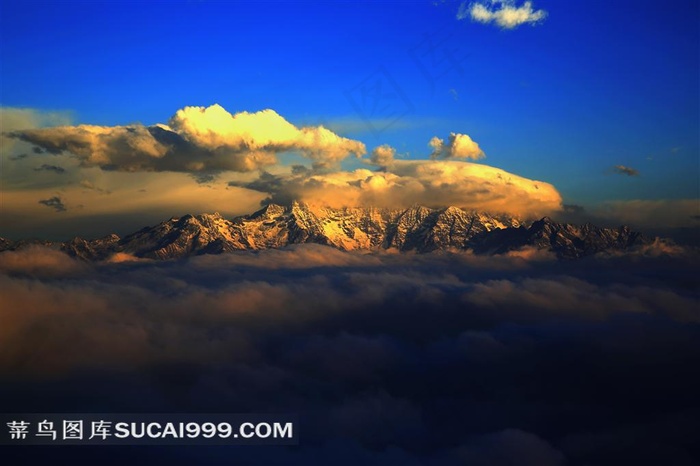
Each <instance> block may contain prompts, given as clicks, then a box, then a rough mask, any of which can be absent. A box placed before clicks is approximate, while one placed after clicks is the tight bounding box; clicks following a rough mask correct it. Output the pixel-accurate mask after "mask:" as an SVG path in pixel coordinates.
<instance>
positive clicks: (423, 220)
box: [0, 202, 654, 260]
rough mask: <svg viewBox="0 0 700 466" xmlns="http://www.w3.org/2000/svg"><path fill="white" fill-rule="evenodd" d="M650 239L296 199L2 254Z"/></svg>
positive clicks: (625, 246) (545, 222) (478, 249)
mask: <svg viewBox="0 0 700 466" xmlns="http://www.w3.org/2000/svg"><path fill="white" fill-rule="evenodd" d="M653 242H654V239H653V238H650V237H647V236H644V235H642V234H641V233H638V232H634V231H631V230H630V229H629V228H628V227H625V226H622V227H619V228H615V229H611V228H600V227H597V226H595V225H591V224H585V225H582V226H576V225H571V224H567V223H557V222H555V221H553V220H552V219H550V218H548V217H545V218H542V219H540V220H537V221H534V222H526V221H522V220H520V219H517V218H515V217H512V216H509V215H503V214H491V213H486V212H476V211H468V210H464V209H461V208H458V207H447V208H442V209H432V208H428V207H424V206H419V205H416V206H412V207H410V208H407V209H388V208H374V207H359V208H340V209H336V208H323V207H313V208H312V207H311V206H309V205H306V204H301V203H298V202H293V203H292V204H291V205H288V206H280V205H275V204H269V205H267V206H265V207H264V208H262V209H260V210H259V211H257V212H255V213H253V214H250V215H243V216H240V217H236V218H233V219H231V220H227V219H225V218H223V217H221V215H219V214H218V213H214V214H200V215H185V216H183V217H173V218H171V219H169V220H166V221H164V222H161V223H159V224H158V225H155V226H151V227H146V228H143V229H141V230H139V231H137V232H135V233H132V234H129V235H127V236H124V237H119V236H118V235H116V234H111V235H108V236H106V237H103V238H99V239H93V240H86V239H83V238H79V237H76V238H74V239H72V240H70V241H66V242H48V241H37V240H21V241H11V240H7V239H3V238H0V251H2V250H18V249H22V248H25V247H27V246H30V245H35V244H40V245H44V246H48V247H51V248H54V249H60V250H62V251H64V252H66V253H67V254H69V255H71V256H74V257H77V258H81V259H85V260H103V259H107V258H109V257H110V256H112V255H113V254H115V253H126V254H130V255H133V256H136V257H142V258H151V259H178V258H184V257H188V256H192V255H199V254H220V253H226V252H233V251H240V250H259V249H267V248H282V247H285V246H288V245H292V244H301V243H316V244H323V245H328V246H332V247H335V248H338V249H342V250H348V251H349V250H382V249H396V250H399V251H415V252H420V253H425V252H431V251H436V250H448V249H450V250H453V249H460V250H472V251H473V252H474V253H476V254H503V253H507V252H509V251H515V250H520V249H522V248H526V247H531V248H536V249H538V250H548V251H552V252H553V253H554V254H556V256H557V257H559V258H561V259H576V258H580V257H584V256H589V255H592V254H596V253H600V252H613V251H627V250H631V249H634V248H637V247H642V246H645V245H649V244H651V243H653Z"/></svg>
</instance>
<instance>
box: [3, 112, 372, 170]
mask: <svg viewBox="0 0 700 466" xmlns="http://www.w3.org/2000/svg"><path fill="white" fill-rule="evenodd" d="M8 136H9V137H11V138H14V139H18V140H22V141H26V142H29V143H31V144H34V145H35V146H37V147H40V148H41V149H43V150H46V151H48V152H50V153H53V154H60V153H70V154H72V155H73V156H75V157H77V158H78V160H79V161H80V164H81V166H83V167H92V166H97V167H100V168H102V169H105V170H118V171H128V172H137V171H181V172H195V173H197V172H211V171H223V170H231V171H239V172H246V171H252V170H255V169H258V168H261V167H264V166H267V165H272V164H274V163H275V162H276V161H277V158H276V154H278V153H280V152H287V151H295V152H299V153H301V154H302V155H304V156H306V157H308V158H310V159H311V160H312V161H313V163H314V165H315V166H317V167H329V166H333V165H334V164H337V163H338V162H339V161H341V160H342V159H344V158H345V157H348V156H349V155H351V154H354V155H356V156H358V157H359V156H362V155H363V154H364V153H365V151H366V150H365V146H364V144H362V143H361V142H359V141H354V140H351V139H347V138H343V137H341V136H338V135H337V134H335V133H333V132H332V131H330V130H328V129H326V128H324V127H322V126H318V127H306V128H297V127H296V126H294V125H292V124H291V123H289V122H288V121H286V120H285V119H284V118H282V117H281V116H280V115H278V114H277V113H276V112H274V111H273V110H263V111H260V112H256V113H248V112H241V113H237V114H235V115H232V114H230V113H229V112H227V111H226V110H224V109H223V108H222V107H221V106H219V105H212V106H210V107H207V108H204V107H185V108H183V109H181V110H179V111H178V112H177V113H176V114H175V115H174V116H173V117H172V118H171V119H170V121H169V124H168V125H163V124H158V125H154V126H143V125H138V124H136V125H129V126H111V127H108V126H94V125H78V126H57V127H51V128H37V129H17V130H14V131H11V132H9V133H8Z"/></svg>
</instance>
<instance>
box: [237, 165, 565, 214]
mask: <svg viewBox="0 0 700 466" xmlns="http://www.w3.org/2000/svg"><path fill="white" fill-rule="evenodd" d="M233 185H236V186H243V187H246V188H248V189H252V190H257V191H261V192H264V193H267V194H269V196H270V199H269V200H270V201H271V202H273V203H280V204H287V203H289V202H291V201H292V200H299V201H303V202H306V203H309V204H318V203H323V204H325V205H329V206H331V207H354V206H363V205H371V206H378V207H407V206H410V205H413V204H421V205H425V206H428V207H445V206H450V205H452V206H456V207H462V208H466V209H475V210H484V211H491V212H502V213H509V214H514V215H517V216H521V217H537V216H542V215H547V214H551V213H552V212H556V211H558V210H559V209H560V208H561V201H562V199H561V196H560V194H559V192H558V191H557V190H556V189H555V188H554V186H552V185H551V184H549V183H545V182H542V181H535V180H530V179H527V178H523V177H520V176H517V175H514V174H512V173H508V172H506V171H504V170H501V169H498V168H494V167H490V166H487V165H481V164H475V163H469V162H458V161H395V162H394V163H393V164H392V165H391V166H390V167H388V168H387V170H385V171H381V172H376V171H371V170H367V169H358V170H355V171H341V172H333V173H323V174H319V173H312V172H311V173H310V172H297V173H292V174H289V175H272V174H269V173H266V174H263V175H262V176H260V177H259V178H258V179H257V180H255V181H252V182H246V183H238V182H234V183H233Z"/></svg>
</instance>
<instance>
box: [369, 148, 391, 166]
mask: <svg viewBox="0 0 700 466" xmlns="http://www.w3.org/2000/svg"><path fill="white" fill-rule="evenodd" d="M395 157H396V149H394V148H393V147H391V146H389V145H387V144H383V145H381V146H378V147H375V148H374V149H373V150H372V154H371V155H370V162H371V163H372V164H373V165H377V166H380V167H388V166H389V165H391V164H393V163H394V158H395Z"/></svg>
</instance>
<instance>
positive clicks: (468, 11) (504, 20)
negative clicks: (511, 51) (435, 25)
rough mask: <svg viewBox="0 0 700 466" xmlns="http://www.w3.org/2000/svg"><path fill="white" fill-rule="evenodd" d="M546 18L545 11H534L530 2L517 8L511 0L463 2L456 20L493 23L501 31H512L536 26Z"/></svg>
mask: <svg viewBox="0 0 700 466" xmlns="http://www.w3.org/2000/svg"><path fill="white" fill-rule="evenodd" d="M546 17H547V12H546V11H545V10H535V9H534V8H533V6H532V2H524V3H523V4H522V5H521V6H517V4H516V3H515V1H513V0H490V2H473V3H467V2H464V3H462V4H461V5H460V7H459V11H458V13H457V19H465V18H471V19H472V21H476V22H479V23H484V24H489V23H495V24H496V25H497V26H498V27H500V28H502V29H514V28H516V27H518V26H520V25H522V24H528V23H529V24H532V25H534V24H537V23H539V22H541V21H543V20H544V19H545V18H546Z"/></svg>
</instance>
